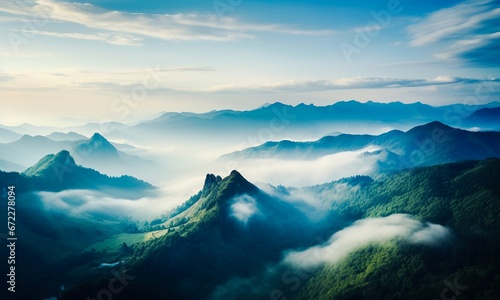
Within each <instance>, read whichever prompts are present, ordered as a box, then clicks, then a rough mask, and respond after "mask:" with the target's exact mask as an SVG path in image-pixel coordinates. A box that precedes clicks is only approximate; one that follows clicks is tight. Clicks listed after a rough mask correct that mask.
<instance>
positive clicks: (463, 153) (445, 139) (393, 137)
mask: <svg viewBox="0 0 500 300" xmlns="http://www.w3.org/2000/svg"><path fill="white" fill-rule="evenodd" d="M367 146H376V147H378V148H380V149H383V150H384V151H385V156H384V157H385V159H386V160H384V162H383V165H384V169H391V168H390V165H392V169H399V168H409V167H413V166H424V165H434V164H442V163H448V162H456V161H461V160H470V159H474V160H481V159H486V158H490V157H500V132H471V131H466V130H461V129H457V128H452V127H450V126H447V125H445V124H443V123H440V122H437V121H436V122H431V123H428V124H425V125H422V126H417V127H414V128H412V129H411V130H409V131H407V132H403V131H399V130H393V131H390V132H388V133H384V134H381V135H378V136H374V135H349V134H341V135H338V136H327V137H324V138H321V139H319V140H317V141H314V142H292V141H288V140H285V141H280V142H267V143H264V144H262V145H260V146H257V147H251V148H247V149H244V150H242V151H237V152H233V153H230V154H226V155H224V156H222V159H255V158H278V159H315V158H318V157H321V156H325V155H330V154H335V153H339V152H343V151H355V150H361V149H363V148H366V147H367ZM377 154H381V152H377Z"/></svg>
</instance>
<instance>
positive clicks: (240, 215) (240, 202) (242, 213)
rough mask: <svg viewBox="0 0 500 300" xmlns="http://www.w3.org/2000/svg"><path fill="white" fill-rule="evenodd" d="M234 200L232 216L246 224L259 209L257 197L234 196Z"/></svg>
mask: <svg viewBox="0 0 500 300" xmlns="http://www.w3.org/2000/svg"><path fill="white" fill-rule="evenodd" d="M233 201H234V203H233V204H232V205H231V216H233V217H235V218H236V219H238V220H239V221H241V222H242V223H245V224H246V223H247V222H248V220H249V219H250V218H251V217H252V216H253V215H254V214H256V213H257V212H258V211H259V209H258V208H257V202H256V201H255V199H254V198H252V197H250V196H248V195H241V196H238V197H236V198H234V200H233Z"/></svg>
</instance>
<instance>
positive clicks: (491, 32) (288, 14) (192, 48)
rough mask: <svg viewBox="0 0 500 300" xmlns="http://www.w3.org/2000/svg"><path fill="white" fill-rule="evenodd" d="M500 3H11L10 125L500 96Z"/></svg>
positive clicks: (5, 106) (6, 37) (3, 7)
mask: <svg viewBox="0 0 500 300" xmlns="http://www.w3.org/2000/svg"><path fill="white" fill-rule="evenodd" d="M499 20H500V5H499V3H498V1H489V0H474V1H409V0H401V1H398V0H388V1H387V0H386V1H307V2H306V1H298V0H296V1H260V0H259V1H249V0H206V1H195V0H169V1H151V0H144V1H128V0H127V1H86V2H80V1H68V2H63V1H58V0H26V1H2V2H1V3H0V58H1V60H0V97H1V99H2V100H1V102H0V123H4V124H15V123H23V122H33V123H40V124H49V123H57V122H59V121H60V120H61V119H63V118H64V119H65V120H69V119H79V120H92V121H99V120H104V119H106V120H116V121H122V122H126V121H133V120H137V119H140V118H146V117H149V116H151V115H154V114H157V113H159V112H161V111H197V112H201V111H208V110H212V109H222V108H233V109H251V108H254V107H258V106H260V105H262V104H264V103H269V102H276V101H281V102H284V103H289V104H298V103H301V102H304V103H314V104H317V105H326V104H331V103H334V102H336V101H340V100H350V99H356V100H360V101H367V100H373V101H379V102H389V101H402V102H408V103H409V102H416V101H421V102H424V103H428V104H432V105H442V104H448V103H486V102H491V101H497V100H500V99H499V97H498V96H499V94H500V93H499V92H498V91H499V90H500V83H499V80H498V76H499V62H500V60H499V59H498V58H497V56H498V49H499V47H500V21H499Z"/></svg>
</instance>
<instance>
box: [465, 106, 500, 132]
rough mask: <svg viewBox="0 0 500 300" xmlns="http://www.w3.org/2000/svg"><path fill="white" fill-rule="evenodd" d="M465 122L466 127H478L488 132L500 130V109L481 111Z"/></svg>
mask: <svg viewBox="0 0 500 300" xmlns="http://www.w3.org/2000/svg"><path fill="white" fill-rule="evenodd" d="M463 121H464V124H465V125H466V126H471V127H473V126H476V127H479V128H480V129H487V130H500V107H496V108H482V109H479V110H477V111H475V112H473V113H472V114H471V115H470V116H468V117H467V118H465V119H464V120H463Z"/></svg>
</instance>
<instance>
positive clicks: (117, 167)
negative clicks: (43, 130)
mask: <svg viewBox="0 0 500 300" xmlns="http://www.w3.org/2000/svg"><path fill="white" fill-rule="evenodd" d="M54 136H55V137H56V139H57V140H53V139H51V138H49V137H44V136H30V135H24V136H22V137H21V138H20V139H19V140H17V141H15V142H11V143H7V144H0V156H1V157H2V158H3V160H4V161H5V163H4V164H3V167H4V168H0V170H4V171H20V169H23V168H24V169H25V168H26V167H23V166H27V165H32V164H34V163H35V162H36V161H37V160H38V159H39V158H40V157H41V156H43V155H45V154H47V153H56V152H59V151H61V150H65V149H67V150H68V151H69V152H70V153H71V154H72V156H73V157H74V158H75V160H76V161H77V162H78V163H80V164H85V165H86V166H88V167H91V168H95V169H97V170H99V171H101V172H103V173H106V174H109V175H113V176H120V175H124V174H128V175H134V176H137V177H141V178H144V177H147V176H148V174H149V175H150V174H151V170H155V171H157V170H158V169H161V168H160V167H159V165H158V164H157V163H154V162H152V161H149V160H146V159H142V158H140V157H138V156H136V155H131V154H127V153H125V152H123V151H120V150H118V149H117V148H116V147H115V146H114V145H113V144H112V143H110V142H109V141H108V140H107V139H106V138H104V137H103V136H102V135H100V134H99V133H94V134H93V135H92V137H91V138H90V139H86V138H85V137H84V138H85V139H83V140H80V139H79V140H74V139H75V138H78V137H79V136H80V135H78V134H73V133H69V134H57V133H56V134H53V135H52V137H54ZM68 137H69V140H66V139H60V138H68ZM123 148H126V147H123ZM147 179H149V177H148V178H147Z"/></svg>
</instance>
